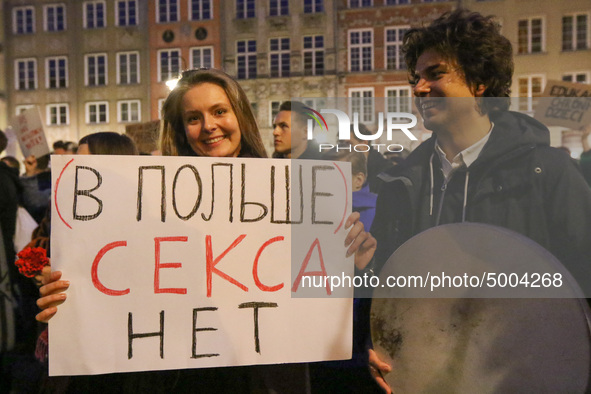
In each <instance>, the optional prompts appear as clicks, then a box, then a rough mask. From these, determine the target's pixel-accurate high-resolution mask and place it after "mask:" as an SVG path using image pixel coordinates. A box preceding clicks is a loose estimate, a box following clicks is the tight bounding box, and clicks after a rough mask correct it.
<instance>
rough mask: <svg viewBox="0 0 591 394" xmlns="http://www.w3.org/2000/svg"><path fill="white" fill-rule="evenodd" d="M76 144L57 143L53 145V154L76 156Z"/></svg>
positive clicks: (60, 141) (68, 142) (67, 142)
mask: <svg viewBox="0 0 591 394" xmlns="http://www.w3.org/2000/svg"><path fill="white" fill-rule="evenodd" d="M76 150H77V147H76V144H75V143H74V142H70V141H62V140H59V141H56V142H54V143H53V152H52V154H54V155H75V154H76Z"/></svg>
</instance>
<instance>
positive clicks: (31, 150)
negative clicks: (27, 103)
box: [11, 107, 50, 157]
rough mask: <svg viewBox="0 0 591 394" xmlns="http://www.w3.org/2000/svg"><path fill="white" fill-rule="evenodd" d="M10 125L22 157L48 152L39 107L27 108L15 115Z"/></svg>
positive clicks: (39, 155)
mask: <svg viewBox="0 0 591 394" xmlns="http://www.w3.org/2000/svg"><path fill="white" fill-rule="evenodd" d="M11 126H12V129H13V130H14V133H15V134H16V138H17V140H18V143H19V145H20V147H21V152H22V153H23V156H24V157H29V156H31V155H34V156H35V157H41V156H44V155H47V154H48V153H50V150H49V146H48V145H47V139H46V138H45V132H44V130H43V122H42V120H41V115H40V114H39V108H37V107H34V108H29V109H27V110H26V111H23V112H22V113H21V114H20V115H17V116H15V117H14V118H13V119H12V124H11Z"/></svg>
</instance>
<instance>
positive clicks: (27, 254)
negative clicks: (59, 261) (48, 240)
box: [14, 248, 49, 278]
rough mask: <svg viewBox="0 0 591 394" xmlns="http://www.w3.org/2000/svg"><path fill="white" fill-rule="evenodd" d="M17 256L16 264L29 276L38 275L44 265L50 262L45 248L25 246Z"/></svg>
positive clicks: (22, 272)
mask: <svg viewBox="0 0 591 394" xmlns="http://www.w3.org/2000/svg"><path fill="white" fill-rule="evenodd" d="M17 257H18V260H17V261H15V263H14V264H16V266H17V267H18V270H19V272H20V273H21V274H23V275H24V276H26V277H27V278H32V277H34V276H35V275H38V274H39V273H40V272H41V270H42V269H43V267H45V266H46V265H48V264H49V259H48V258H47V252H46V251H45V249H43V248H25V249H23V250H21V251H20V252H19V253H18V254H17Z"/></svg>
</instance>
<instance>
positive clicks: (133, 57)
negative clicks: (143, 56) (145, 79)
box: [117, 52, 140, 85]
mask: <svg viewBox="0 0 591 394" xmlns="http://www.w3.org/2000/svg"><path fill="white" fill-rule="evenodd" d="M135 83H140V54H139V52H119V53H118V54H117V84H119V85H131V84H135Z"/></svg>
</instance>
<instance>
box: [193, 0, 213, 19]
mask: <svg viewBox="0 0 591 394" xmlns="http://www.w3.org/2000/svg"><path fill="white" fill-rule="evenodd" d="M189 6H190V9H189V12H190V15H191V20H192V21H200V20H204V19H211V18H212V16H211V14H212V12H211V0H189Z"/></svg>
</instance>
